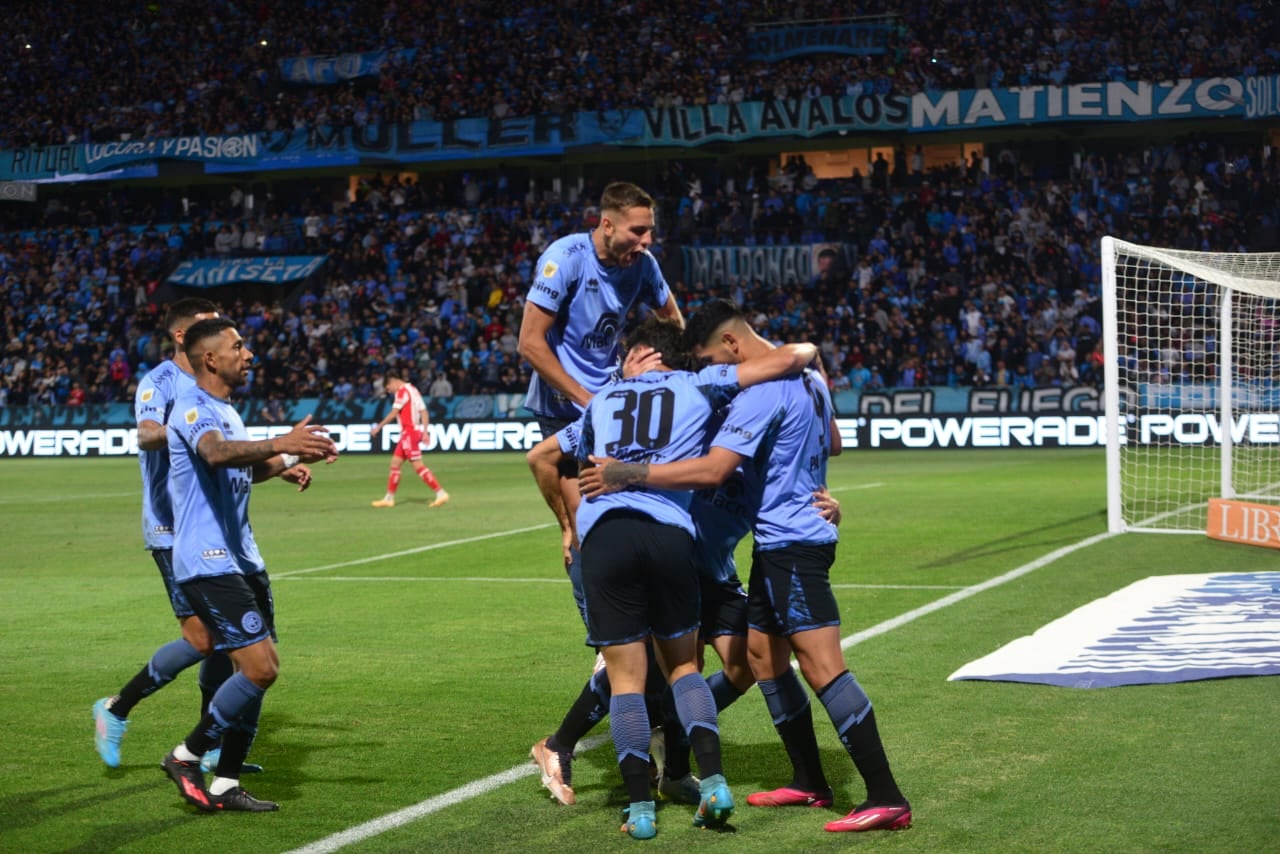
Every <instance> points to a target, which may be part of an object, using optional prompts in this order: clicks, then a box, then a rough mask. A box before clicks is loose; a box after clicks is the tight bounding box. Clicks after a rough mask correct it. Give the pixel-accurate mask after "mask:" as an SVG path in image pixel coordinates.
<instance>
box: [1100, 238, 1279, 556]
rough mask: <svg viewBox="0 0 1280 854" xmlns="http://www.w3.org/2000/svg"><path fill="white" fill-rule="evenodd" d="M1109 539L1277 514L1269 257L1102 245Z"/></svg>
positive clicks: (1275, 337)
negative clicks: (1223, 509)
mask: <svg viewBox="0 0 1280 854" xmlns="http://www.w3.org/2000/svg"><path fill="white" fill-rule="evenodd" d="M1102 298H1103V338H1102V340H1103V347H1104V359H1105V362H1104V371H1105V379H1106V391H1105V408H1106V424H1107V527H1108V529H1109V530H1111V531H1113V532H1119V531H1158V532H1171V533H1198V534H1203V533H1204V532H1205V519H1206V512H1207V504H1208V501H1209V499H1211V498H1229V499H1239V500H1242V501H1252V502H1259V503H1277V502H1280V429H1278V424H1280V422H1278V420H1277V413H1278V412H1280V313H1277V308H1278V305H1277V300H1278V299H1280V253H1274V252H1271V253H1244V252H1191V251H1185V250H1176V249H1164V248H1159V247H1155V246H1141V245H1138V244H1135V243H1127V242H1125V241H1123V240H1118V239H1116V238H1114V237H1104V238H1103V239H1102Z"/></svg>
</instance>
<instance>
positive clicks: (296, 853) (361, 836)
mask: <svg viewBox="0 0 1280 854" xmlns="http://www.w3.org/2000/svg"><path fill="white" fill-rule="evenodd" d="M608 740H609V737H608V736H606V735H595V736H592V737H591V738H584V739H583V740H582V741H580V742H579V743H578V747H577V750H576V752H582V751H586V750H594V749H595V748H597V747H599V746H600V745H602V744H604V743H605V742H606V741H608ZM537 773H538V769H537V767H536V766H535V765H534V764H533V763H531V762H526V763H524V764H522V765H517V766H516V767H514V768H509V769H507V770H506V771H502V772H499V773H497V774H493V775H490V776H488V777H485V778H484V779H481V780H475V781H473V782H471V783H467V784H466V785H465V786H459V787H458V788H456V789H451V790H449V791H447V792H444V793H442V794H439V795H436V796H435V797H434V798H428V799H427V800H425V801H422V802H421V803H416V804H414V805H413V806H411V807H405V808H404V809H402V810H396V811H395V812H393V813H388V814H387V815H384V816H382V817H381V818H375V819H374V820H373V821H367V822H365V823H364V824H358V825H356V826H355V827H352V828H350V829H348V830H344V831H342V832H340V833H335V834H333V835H332V836H326V837H325V838H324V839H321V840H319V841H317V842H312V843H311V844H310V845H305V846H303V847H302V848H295V849H293V850H292V851H289V852H286V854H329V852H331V851H337V850H339V849H341V848H345V847H346V846H348V845H354V844H355V843H357V842H363V841H364V840H366V839H369V838H371V837H374V836H377V835H378V834H380V833H386V832H387V831H388V830H395V829H396V828H397V827H401V826H403V825H406V824H408V823H409V822H411V821H416V820H417V819H420V818H423V817H425V816H429V815H431V814H432V813H435V812H439V811H440V810H442V809H444V808H445V807H451V806H453V805H454V804H460V803H462V802H463V801H467V800H470V799H471V798H478V797H479V796H480V795H485V794H488V793H489V792H492V791H493V790H494V789H497V788H500V787H502V786H505V785H507V784H508V783H514V782H515V781H516V780H522V779H524V778H525V777H532V776H534V775H535V774H537Z"/></svg>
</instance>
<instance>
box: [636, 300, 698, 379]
mask: <svg viewBox="0 0 1280 854" xmlns="http://www.w3.org/2000/svg"><path fill="white" fill-rule="evenodd" d="M642 345H643V346H647V347H652V348H653V349H654V350H657V351H658V352H659V353H661V354H662V364H664V365H666V366H667V367H668V368H672V369H673V370H677V371H686V370H688V369H689V366H690V364H692V359H690V357H689V348H688V347H686V346H685V343H684V331H683V330H682V329H681V328H680V326H679V324H677V323H676V322H675V321H674V320H668V319H667V318H665V317H661V316H659V315H657V314H651V315H649V316H648V317H646V318H645V319H644V320H642V321H640V325H639V326H637V327H636V328H635V329H633V330H631V334H629V335H628V336H627V348H628V349H630V348H632V347H639V346H642Z"/></svg>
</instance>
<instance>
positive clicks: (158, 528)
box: [151, 525, 173, 534]
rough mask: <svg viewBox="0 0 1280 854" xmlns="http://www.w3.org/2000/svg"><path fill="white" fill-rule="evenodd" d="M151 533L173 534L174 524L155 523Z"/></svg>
mask: <svg viewBox="0 0 1280 854" xmlns="http://www.w3.org/2000/svg"><path fill="white" fill-rule="evenodd" d="M151 533H153V534H172V533H173V526H172V525H153V526H152V527H151Z"/></svg>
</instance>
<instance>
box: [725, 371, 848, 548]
mask: <svg viewBox="0 0 1280 854" xmlns="http://www.w3.org/2000/svg"><path fill="white" fill-rule="evenodd" d="M833 412H834V409H833V407H832V405H831V395H830V393H829V392H828V391H827V384H826V383H825V382H824V381H823V380H822V378H821V377H820V376H818V375H817V374H815V373H814V372H813V371H805V372H804V373H803V374H802V375H800V376H797V377H789V378H785V379H779V380H773V381H772V382H767V383H761V384H760V385H757V386H752V387H751V388H748V389H745V390H743V392H742V394H740V395H738V396H737V397H736V398H734V400H733V404H732V405H731V406H730V407H729V412H728V414H727V415H726V416H725V420H724V424H723V425H721V427H720V430H719V432H718V433H717V434H716V437H715V439H713V440H712V442H711V444H712V445H713V446H715V447H720V448H726V449H728V450H730V451H733V452H734V453H736V454H740V455H741V456H743V457H746V458H747V459H746V461H745V462H744V463H743V465H742V471H743V480H744V486H745V494H746V496H747V500H748V501H749V502H751V503H752V504H754V505H755V507H756V518H755V524H754V533H755V547H756V548H757V549H760V550H762V551H765V550H769V549H777V548H782V547H784V546H788V545H794V544H798V543H804V544H809V545H819V544H824V543H834V542H836V541H837V540H838V539H839V534H838V532H837V529H836V526H835V525H832V524H831V523H830V522H827V521H825V520H824V519H823V518H822V517H821V516H819V515H818V514H817V513H816V512H815V511H814V509H813V493H814V492H815V491H817V490H818V489H819V488H820V487H822V486H824V485H825V484H826V482H827V459H828V458H829V457H830V455H831V416H832V413H833Z"/></svg>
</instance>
